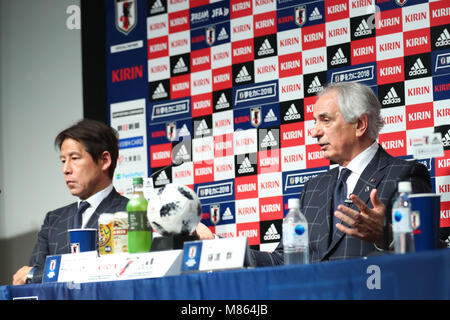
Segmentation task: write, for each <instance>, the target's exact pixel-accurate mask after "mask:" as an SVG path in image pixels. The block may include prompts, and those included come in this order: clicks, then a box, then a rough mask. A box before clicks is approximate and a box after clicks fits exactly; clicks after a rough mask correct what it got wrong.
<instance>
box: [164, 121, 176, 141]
mask: <svg viewBox="0 0 450 320" xmlns="http://www.w3.org/2000/svg"><path fill="white" fill-rule="evenodd" d="M166 136H167V140H169V141H175V140H176V139H177V124H176V122H169V123H167V124H166Z"/></svg>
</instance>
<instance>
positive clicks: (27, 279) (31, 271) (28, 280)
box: [25, 267, 36, 284]
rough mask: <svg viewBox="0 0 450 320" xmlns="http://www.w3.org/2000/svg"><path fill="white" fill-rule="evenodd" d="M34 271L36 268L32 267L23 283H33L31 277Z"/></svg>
mask: <svg viewBox="0 0 450 320" xmlns="http://www.w3.org/2000/svg"><path fill="white" fill-rule="evenodd" d="M35 270H36V267H33V268H32V269H31V270H30V272H28V274H27V278H26V279H25V283H26V284H29V283H32V282H33V276H34V271H35Z"/></svg>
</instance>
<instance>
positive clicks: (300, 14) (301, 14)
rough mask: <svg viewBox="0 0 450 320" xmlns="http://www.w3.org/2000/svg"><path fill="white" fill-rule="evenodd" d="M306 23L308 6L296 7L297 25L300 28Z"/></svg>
mask: <svg viewBox="0 0 450 320" xmlns="http://www.w3.org/2000/svg"><path fill="white" fill-rule="evenodd" d="M305 22H306V6H300V7H295V24H296V25H298V26H299V27H301V26H303V25H304V24H305Z"/></svg>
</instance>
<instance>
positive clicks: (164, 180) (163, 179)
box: [155, 170, 170, 187]
mask: <svg viewBox="0 0 450 320" xmlns="http://www.w3.org/2000/svg"><path fill="white" fill-rule="evenodd" d="M169 183H170V180H169V177H167V174H166V170H163V171H161V173H160V174H158V177H157V178H156V181H155V187H156V186H163V185H166V184H169Z"/></svg>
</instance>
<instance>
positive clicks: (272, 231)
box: [264, 223, 281, 241]
mask: <svg viewBox="0 0 450 320" xmlns="http://www.w3.org/2000/svg"><path fill="white" fill-rule="evenodd" d="M280 239H281V236H280V234H279V233H278V231H277V228H275V224H273V223H272V224H271V225H270V227H269V229H267V231H266V234H265V235H264V240H265V241H269V240H280Z"/></svg>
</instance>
